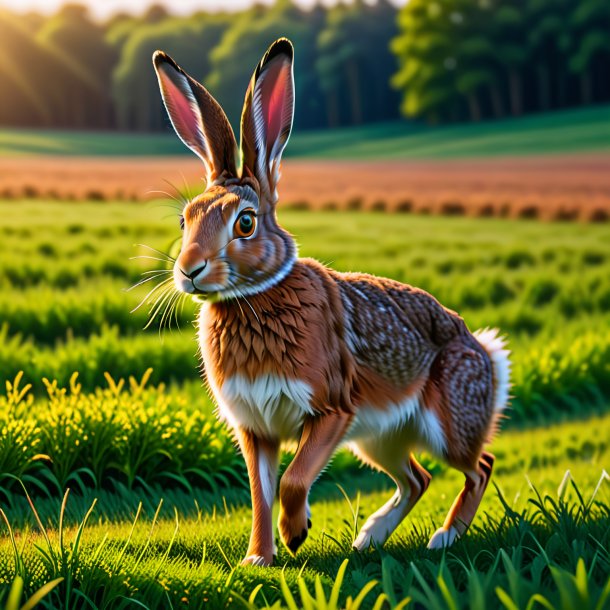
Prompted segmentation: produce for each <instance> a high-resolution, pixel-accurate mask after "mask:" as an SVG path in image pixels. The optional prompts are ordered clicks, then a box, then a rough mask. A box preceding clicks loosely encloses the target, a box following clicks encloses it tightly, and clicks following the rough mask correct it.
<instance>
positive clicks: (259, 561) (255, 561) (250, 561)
mask: <svg viewBox="0 0 610 610" xmlns="http://www.w3.org/2000/svg"><path fill="white" fill-rule="evenodd" d="M272 564H273V555H272V556H271V557H263V556H262V555H248V556H247V557H244V558H243V559H242V561H241V564H240V565H242V566H259V567H261V568H266V567H268V566H270V565H272Z"/></svg>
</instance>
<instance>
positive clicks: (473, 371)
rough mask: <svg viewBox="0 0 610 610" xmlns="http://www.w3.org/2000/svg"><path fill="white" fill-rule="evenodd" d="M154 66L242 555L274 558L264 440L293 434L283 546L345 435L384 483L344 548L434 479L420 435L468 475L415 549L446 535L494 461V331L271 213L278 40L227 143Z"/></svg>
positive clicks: (499, 363)
mask: <svg viewBox="0 0 610 610" xmlns="http://www.w3.org/2000/svg"><path fill="white" fill-rule="evenodd" d="M153 62H154V67H155V69H156V73H157V77H158V80H159V86H160V89H161V94H162V97H163V101H164V104H165V107H166V109H167V112H168V114H169V117H170V119H171V122H172V124H173V127H174V129H175V131H176V132H177V134H178V136H179V137H180V138H181V139H182V141H183V142H184V143H185V144H186V146H188V147H189V148H190V149H191V150H192V151H193V152H194V153H195V154H196V155H198V156H199V157H200V158H201V160H202V161H203V164H204V166H205V170H206V178H207V187H206V190H205V192H203V193H202V194H200V195H198V196H196V197H195V198H193V199H192V200H191V201H189V202H188V203H187V204H186V206H185V208H184V211H183V215H182V217H181V225H182V228H183V241H182V246H181V251H180V254H179V255H178V257H177V259H176V262H175V265H174V269H173V278H174V282H175V286H176V288H177V290H179V291H182V292H185V293H188V294H191V295H195V298H196V299H197V300H199V301H201V303H202V305H201V309H200V313H199V318H198V338H199V345H200V350H201V355H202V358H203V364H204V370H205V375H206V378H207V383H208V385H209V388H210V390H211V392H212V394H213V396H214V398H215V400H216V402H217V405H218V413H219V416H220V417H221V418H223V419H224V420H225V421H226V422H227V423H228V424H229V426H230V427H231V428H232V429H233V431H234V433H235V436H236V439H237V441H238V443H239V446H240V449H241V452H242V453H243V457H244V459H245V462H246V465H247V469H248V475H249V479H250V488H251V495H252V512H253V516H252V532H251V536H250V543H249V547H248V551H247V553H246V557H245V559H244V560H243V564H254V565H258V566H268V565H270V564H271V563H272V562H273V558H274V555H275V553H276V549H275V546H274V530H273V524H272V506H273V502H274V499H275V496H276V488H277V469H278V452H279V449H280V445H281V443H282V442H290V441H296V442H298V448H297V450H296V454H295V455H294V458H293V460H292V462H291V464H290V466H289V467H288V468H287V469H286V471H285V473H284V475H283V476H282V478H281V481H280V483H279V503H280V512H279V523H278V528H279V534H280V537H281V540H282V541H283V543H284V544H285V545H286V547H287V548H288V549H289V551H290V552H291V553H296V551H297V549H298V548H299V547H300V546H301V544H302V543H303V542H304V540H305V539H306V537H307V533H308V530H309V529H310V527H311V521H310V509H309V505H308V500H307V497H308V493H309V490H310V488H311V486H312V484H313V483H314V481H315V480H316V478H317V477H318V476H319V474H320V472H321V471H322V470H323V469H324V468H325V466H326V465H327V464H328V462H329V460H330V459H331V457H332V455H333V453H334V452H335V451H336V449H337V448H338V447H339V446H340V445H342V444H347V445H348V447H349V448H350V449H351V450H352V451H353V452H354V453H355V454H356V455H357V456H358V457H359V458H360V459H362V460H363V461H364V462H366V463H367V464H370V465H371V466H372V467H374V468H377V469H379V470H381V471H383V472H385V473H387V474H388V475H389V476H390V477H391V478H392V479H393V480H394V482H395V483H396V492H395V494H394V495H393V497H392V498H391V499H390V500H389V501H388V502H387V503H386V504H385V505H384V506H382V507H381V508H380V509H379V510H378V511H377V512H375V513H374V514H373V515H372V516H371V517H369V519H368V520H367V521H366V523H365V524H364V526H363V527H362V529H361V531H360V533H359V535H358V537H357V538H356V540H355V541H354V547H355V549H357V550H360V551H362V550H365V549H367V548H368V547H369V546H370V545H371V544H372V545H382V544H383V543H384V542H385V541H386V540H387V538H388V537H389V536H390V535H391V534H392V532H393V531H394V530H395V529H396V527H397V526H398V525H399V524H400V522H401V521H402V520H403V519H404V518H405V516H406V515H407V514H408V513H409V511H411V509H412V508H413V507H414V506H415V504H416V503H417V501H418V500H419V499H420V498H421V496H422V494H423V493H424V492H425V491H426V489H427V487H428V485H429V483H430V479H431V476H430V474H429V473H428V472H427V471H426V470H425V469H424V468H423V467H422V466H421V465H420V464H419V463H418V462H417V461H416V459H415V457H414V456H413V451H414V450H415V449H416V448H423V449H425V450H427V451H429V452H431V453H432V454H434V455H435V456H438V457H440V458H441V459H443V460H444V461H446V462H447V463H448V464H449V465H450V466H452V467H454V468H457V469H458V470H460V471H461V472H463V473H464V475H465V477H466V483H465V486H464V489H463V490H462V492H461V493H460V494H459V495H458V497H457V498H456V500H455V502H454V503H453V506H452V507H451V509H450V510H449V513H448V515H447V518H446V520H445V522H444V524H443V525H442V527H441V528H440V529H438V530H437V531H436V532H435V533H434V535H433V536H432V538H431V539H430V542H429V545H428V546H429V548H432V549H435V548H442V547H446V546H449V545H450V544H452V543H453V542H454V540H455V539H456V538H458V537H459V536H461V535H462V534H464V532H465V531H466V529H467V528H468V526H469V524H470V523H471V521H472V519H473V517H474V516H475V513H476V511H477V508H478V506H479V503H480V501H481V498H482V496H483V493H484V491H485V488H486V487H487V484H488V482H489V479H490V476H491V471H492V467H493V462H494V457H493V455H491V454H490V453H487V452H485V451H484V449H483V447H484V445H485V443H486V442H487V441H488V440H489V438H490V437H491V436H492V435H493V433H494V431H495V428H496V423H497V421H498V417H499V415H500V414H501V412H502V410H503V409H504V407H505V405H506V403H507V400H508V391H509V370H510V363H509V359H508V351H507V350H506V349H505V344H504V341H503V339H501V338H500V337H499V336H498V332H497V331H496V330H485V331H482V332H478V333H474V334H473V333H471V332H470V331H469V330H468V328H467V326H466V324H465V323H464V321H463V320H462V318H460V317H459V316H458V315H457V314H456V313H454V312H453V311H450V310H448V309H446V308H444V307H443V306H442V305H440V304H439V302H438V301H437V300H436V299H435V298H434V297H432V296H431V295H429V294H427V293H426V292H424V291H423V290H419V289H417V288H412V287H411V286H408V285H405V284H401V283H399V282H396V281H393V280H390V279H384V278H380V277H374V276H371V275H367V274H364V273H338V272H336V271H334V270H332V269H329V268H327V267H325V266H324V265H322V264H320V263H319V262H317V261H315V260H312V259H308V258H297V245H296V243H295V241H294V239H293V237H292V236H291V235H290V234H289V233H288V232H287V231H286V230H285V229H283V228H282V227H281V226H280V225H279V224H278V220H277V217H276V204H277V201H278V195H277V184H278V180H279V166H280V159H281V156H282V152H283V150H284V147H285V146H286V143H287V141H288V137H289V135H290V131H291V128H292V121H293V114H294V79H293V47H292V44H291V43H290V41H288V40H287V39H285V38H282V39H280V40H277V41H276V42H274V43H273V44H272V45H271V46H270V47H269V49H268V50H267V52H266V53H265V55H264V56H263V58H262V60H261V61H260V63H259V64H258V66H257V67H256V69H255V71H254V74H253V76H252V79H251V81H250V84H249V86H248V89H247V92H246V97H245V102H244V107H243V113H242V117H241V146H240V148H239V150H238V147H237V143H236V141H235V137H234V135H233V130H232V129H231V126H230V124H229V121H228V120H227V117H226V115H225V114H224V112H223V110H222V109H221V107H220V106H219V105H218V103H217V102H216V101H215V100H214V98H213V97H212V96H211V95H210V94H209V93H208V91H207V90H206V89H205V88H204V87H203V86H202V85H200V84H199V83H198V82H196V81H195V80H194V79H193V78H191V77H190V76H189V75H188V74H186V73H185V72H184V71H183V70H182V69H181V68H180V67H179V66H178V65H177V64H176V63H175V62H174V61H173V60H172V59H171V58H170V57H168V56H167V55H166V54H164V53H163V52H160V51H157V52H156V53H155V54H154V56H153ZM240 158H241V166H239V159H240ZM380 178H381V179H382V177H380ZM312 188H315V185H312Z"/></svg>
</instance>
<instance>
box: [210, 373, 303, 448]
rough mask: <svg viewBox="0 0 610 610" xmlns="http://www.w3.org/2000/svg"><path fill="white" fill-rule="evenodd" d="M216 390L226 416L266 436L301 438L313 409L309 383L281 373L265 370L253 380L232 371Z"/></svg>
mask: <svg viewBox="0 0 610 610" xmlns="http://www.w3.org/2000/svg"><path fill="white" fill-rule="evenodd" d="M214 393H215V395H216V399H217V401H218V407H219V412H220V415H221V417H223V419H225V420H226V421H227V422H228V423H229V424H231V425H232V426H233V427H237V426H239V427H242V428H246V429H247V430H250V431H252V432H254V433H255V434H256V435H258V436H263V437H266V438H273V439H278V440H282V441H288V440H296V439H298V437H299V434H300V431H301V428H302V425H303V419H304V418H305V416H306V415H308V414H312V413H313V410H312V408H311V405H310V401H311V388H310V387H309V385H308V384H307V383H305V382H303V381H299V380H295V379H287V378H285V377H282V376H279V375H272V374H264V375H259V376H257V377H256V378H254V379H253V380H250V379H248V378H246V377H245V376H243V375H239V374H237V375H233V376H231V377H228V378H226V379H225V380H224V382H223V384H222V386H221V387H220V388H216V389H214Z"/></svg>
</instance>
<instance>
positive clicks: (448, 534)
mask: <svg viewBox="0 0 610 610" xmlns="http://www.w3.org/2000/svg"><path fill="white" fill-rule="evenodd" d="M457 537H458V531H457V529H455V527H453V526H451V527H450V528H449V529H448V530H446V529H444V528H442V527H440V528H439V529H437V530H436V532H434V534H433V535H432V538H430V542H428V548H429V549H446V548H447V547H449V546H451V545H452V544H453V543H454V542H455V540H456V538H457Z"/></svg>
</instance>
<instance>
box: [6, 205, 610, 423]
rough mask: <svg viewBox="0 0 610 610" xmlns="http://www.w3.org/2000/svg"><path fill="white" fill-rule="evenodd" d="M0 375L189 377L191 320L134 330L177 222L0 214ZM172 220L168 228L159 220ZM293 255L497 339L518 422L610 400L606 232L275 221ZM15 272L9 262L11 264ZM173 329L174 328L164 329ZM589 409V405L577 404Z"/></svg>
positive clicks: (116, 211) (23, 209)
mask: <svg viewBox="0 0 610 610" xmlns="http://www.w3.org/2000/svg"><path fill="white" fill-rule="evenodd" d="M0 209H1V212H2V216H1V220H0V236H1V237H2V240H3V245H4V248H3V250H2V252H1V253H0V290H1V292H0V311H2V317H1V318H0V324H1V326H0V337H1V340H0V371H1V372H2V379H0V383H1V382H2V381H4V380H12V379H13V378H14V377H15V376H16V375H17V374H18V373H19V371H24V372H25V380H26V381H27V382H29V383H33V384H34V386H35V387H34V389H35V392H36V393H37V394H39V395H40V394H44V387H43V384H42V378H43V377H47V378H49V379H56V380H57V381H58V382H59V384H60V385H62V386H66V385H67V384H68V382H69V379H70V377H71V375H72V373H73V372H74V371H78V372H79V382H80V383H81V384H82V385H83V387H84V389H85V390H93V389H94V388H95V387H98V386H100V385H105V380H104V373H105V372H109V373H110V374H111V375H112V377H114V378H116V379H118V378H121V377H125V376H126V375H134V376H136V377H138V378H140V377H141V376H142V375H143V374H144V373H145V372H146V370H147V369H148V368H149V367H152V368H153V375H152V378H151V382H152V383H153V384H157V383H159V382H161V381H164V382H172V383H181V382H184V381H188V380H196V379H197V378H198V373H197V358H196V343H195V341H194V329H193V326H192V323H191V322H192V320H193V319H194V316H195V308H194V306H193V304H192V303H190V302H187V303H185V307H184V310H182V312H181V313H178V320H179V322H180V324H181V331H180V332H175V331H174V332H171V333H169V332H164V333H162V335H161V337H159V333H158V323H157V324H153V326H152V327H151V328H150V329H148V330H147V331H143V330H142V328H143V327H144V326H145V324H146V321H147V317H148V307H146V306H144V307H142V308H140V309H138V310H136V311H135V312H134V313H130V312H131V310H133V309H134V308H135V307H136V306H137V304H138V303H139V301H140V300H141V299H142V298H143V297H144V296H145V295H146V293H147V290H148V288H147V286H151V285H152V284H146V285H145V286H141V287H139V288H138V289H136V290H134V291H133V292H126V291H125V290H126V288H127V287H128V286H130V285H131V284H134V283H136V282H137V281H138V280H139V279H140V277H141V275H140V274H141V273H142V272H144V271H150V270H152V269H156V268H163V267H164V266H165V265H164V264H163V263H162V262H159V261H156V260H151V259H149V258H144V259H142V258H138V259H135V260H131V258H132V257H133V256H138V255H141V256H153V257H158V254H157V253H156V252H155V251H153V250H148V249H147V248H146V247H145V246H141V245H138V246H134V244H149V245H150V246H152V247H154V248H158V249H160V250H166V249H167V248H169V247H170V245H171V244H172V242H173V241H174V240H175V239H176V238H177V237H178V234H179V230H178V226H177V225H178V223H177V219H176V217H175V215H174V212H172V211H171V210H170V211H168V210H167V209H166V208H163V207H157V206H154V205H146V206H144V205H142V206H140V205H131V204H112V203H108V204H86V203H83V204H78V205H73V204H64V203H56V202H36V203H32V202H25V201H16V202H11V203H10V204H9V203H4V204H0ZM168 214H169V215H170V216H169V217H168V216H167V215H168ZM281 220H282V221H283V222H284V223H285V225H286V226H287V227H288V228H289V229H290V230H291V231H292V232H293V233H294V234H295V235H296V236H297V238H298V241H299V243H300V245H301V253H302V254H303V255H311V256H313V257H316V258H318V259H320V260H322V261H324V262H327V263H329V264H332V266H333V267H335V268H336V269H340V270H346V271H347V270H361V271H368V272H370V273H375V274H378V275H383V276H387V277H392V278H395V279H397V280H400V281H404V282H408V283H410V284H413V285H415V286H419V287H421V288H423V289H425V290H428V291H430V292H431V293H432V294H434V295H435V296H436V297H437V298H438V299H439V300H440V301H441V302H442V303H443V304H445V305H446V306H448V307H450V308H452V309H455V310H457V311H458V312H460V314H461V315H463V316H464V318H465V320H466V322H467V323H468V324H469V326H470V327H471V328H472V329H476V328H480V327H485V326H498V327H500V328H501V329H502V330H503V331H504V332H506V333H507V334H508V336H509V340H510V345H511V349H512V350H513V352H514V355H513V360H514V365H515V383H516V387H515V390H514V394H515V401H514V414H513V422H517V421H544V420H545V419H547V418H548V417H549V416H550V417H553V416H557V415H559V414H561V413H562V412H567V413H570V412H574V411H576V412H579V413H580V412H581V410H582V409H583V408H590V407H592V406H594V405H601V406H605V405H606V403H607V402H608V400H607V399H608V396H609V395H610V374H609V366H610V364H609V362H610V357H609V356H610V324H609V322H610V282H609V280H608V278H609V277H610V243H609V242H608V239H607V229H606V227H604V226H600V225H589V224H587V225H584V224H568V223H554V224H543V223H538V222H534V221H508V220H497V219H467V218H439V217H423V216H409V215H386V214H383V213H370V214H364V213H360V212H349V213H348V212H316V213H313V212H304V211H288V210H286V211H282V212H281ZM16 262H17V264H16ZM174 325H175V323H174ZM583 403H584V404H585V405H588V407H583V406H582V404H583Z"/></svg>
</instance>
